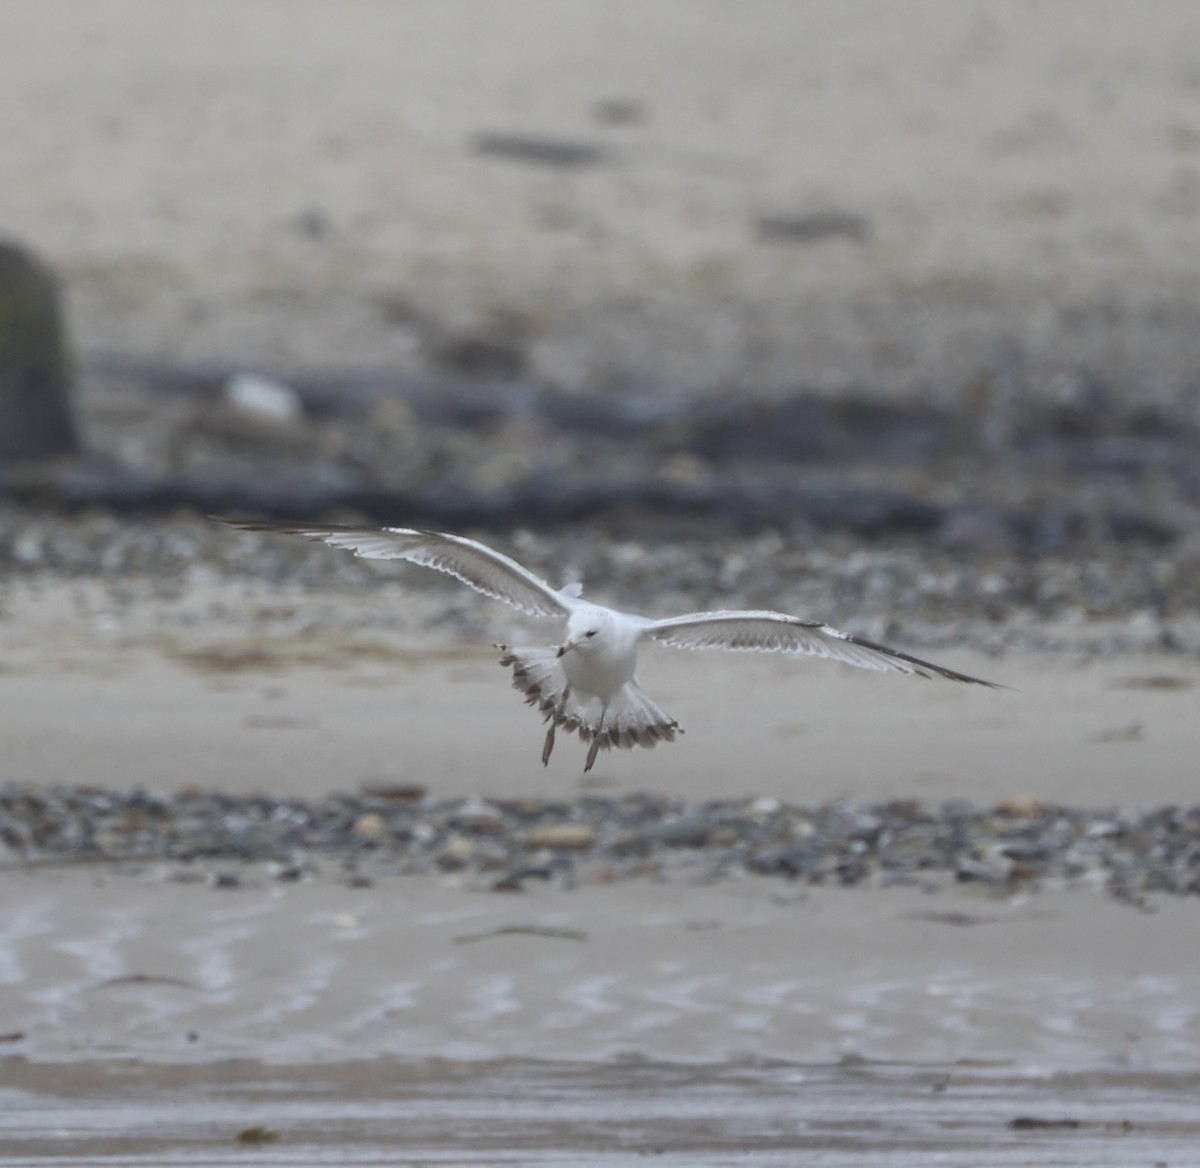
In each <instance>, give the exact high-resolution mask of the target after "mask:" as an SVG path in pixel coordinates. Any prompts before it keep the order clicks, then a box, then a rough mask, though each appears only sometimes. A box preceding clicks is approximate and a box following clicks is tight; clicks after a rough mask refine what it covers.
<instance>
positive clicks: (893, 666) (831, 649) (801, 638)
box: [641, 612, 1004, 689]
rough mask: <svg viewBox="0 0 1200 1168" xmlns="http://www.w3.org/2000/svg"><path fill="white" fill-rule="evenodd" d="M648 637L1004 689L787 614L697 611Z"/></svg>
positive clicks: (650, 627)
mask: <svg viewBox="0 0 1200 1168" xmlns="http://www.w3.org/2000/svg"><path fill="white" fill-rule="evenodd" d="M641 635H642V636H643V637H653V638H654V640H656V641H661V642H662V643H663V644H664V645H670V646H672V647H673V648H676V649H735V650H751V651H757V652H764V653H804V654H807V655H808V656H811V657H828V658H830V659H831V660H833V661H844V662H845V663H846V664H847V665H857V666H859V667H860V668H862V669H881V670H890V671H893V672H896V673H910V674H913V675H915V676H916V677H929V676H931V675H934V674H936V675H937V676H938V677H946V678H949V679H950V680H951V681H965V682H969V683H970V684H972V685H986V686H987V687H988V688H989V689H1003V688H1004V687H1003V686H999V685H996V684H995V683H994V682H991V681H984V680H983V679H982V678H979V677H971V676H969V675H968V674H966V673H956V672H955V671H954V670H953V669H945V668H943V667H942V666H941V665H934V664H933V663H932V662H931V661H922V660H921V659H920V658H919V657H910V656H909V655H908V654H907V653H900V652H898V651H897V650H895V649H889V648H888V647H887V646H886V645H877V644H876V643H875V642H874V641H868V640H866V639H865V638H863V637H854V636H851V635H850V634H849V633H843V632H839V631H838V630H837V629H831V628H830V627H829V626H828V625H823V624H821V623H820V621H806V620H801V619H800V618H799V617H796V616H788V615H787V614H786V613H782V612H693V613H688V614H687V615H686V616H675V617H669V618H668V619H666V620H660V621H650V622H649V623H648V624H647V625H646V626H645V628H643V630H642V634H641Z"/></svg>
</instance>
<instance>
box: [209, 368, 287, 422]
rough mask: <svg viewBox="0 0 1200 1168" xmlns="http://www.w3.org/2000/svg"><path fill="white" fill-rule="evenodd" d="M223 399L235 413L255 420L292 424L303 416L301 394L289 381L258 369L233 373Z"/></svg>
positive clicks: (226, 384) (226, 385)
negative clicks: (263, 373) (275, 377)
mask: <svg viewBox="0 0 1200 1168" xmlns="http://www.w3.org/2000/svg"><path fill="white" fill-rule="evenodd" d="M225 401H226V403H227V404H228V405H229V406H230V408H231V409H233V411H234V412H235V413H237V414H240V415H242V416H243V417H245V418H247V419H248V420H251V421H253V422H257V423H265V424H267V425H272V426H295V425H297V424H298V423H300V422H302V421H303V420H304V406H303V404H302V403H301V401H300V395H299V394H298V393H297V392H296V391H295V390H294V389H292V388H291V386H289V385H284V384H283V382H282V381H276V380H275V379H274V378H273V377H263V376H262V375H261V374H259V373H235V374H234V375H233V376H232V377H230V379H229V380H228V381H227V382H226V383H225Z"/></svg>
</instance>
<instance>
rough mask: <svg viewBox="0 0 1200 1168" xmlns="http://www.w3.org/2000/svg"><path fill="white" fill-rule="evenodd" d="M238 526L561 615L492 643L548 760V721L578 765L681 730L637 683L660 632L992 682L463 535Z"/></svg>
mask: <svg viewBox="0 0 1200 1168" xmlns="http://www.w3.org/2000/svg"><path fill="white" fill-rule="evenodd" d="M221 522H223V523H227V524H229V525H230V526H232V527H237V528H240V529H241V530H243V531H259V532H270V533H278V534H283V535H302V536H304V537H305V538H306V539H312V540H319V541H321V542H323V543H327V544H329V545H330V546H331V547H337V548H345V549H347V550H349V551H352V552H354V554H355V555H358V556H362V557H363V558H364V559H368V560H408V561H409V562H410V563H413V564H421V565H423V566H424V567H426V568H433V569H435V570H436V571H439V572H445V573H447V574H448V575H450V576H453V577H454V578H455V579H457V580H461V581H462V582H463V583H464V584H468V585H470V587H472V588H474V589H475V590H476V591H477V592H482V593H483V595H484V596H490V597H492V598H493V599H495V600H503V601H504V602H505V603H506V604H511V605H512V606H513V608H516V609H519V610H520V611H521V612H524V613H528V614H529V615H530V616H539V617H556V618H558V619H559V620H561V621H564V622H565V630H564V636H563V639H562V641H561V642H560V643H559V644H557V645H552V646H549V647H545V648H509V647H508V646H507V645H497V646H496V647H497V648H498V649H500V650H501V651H502V653H503V654H504V655H503V656H502V657H501V658H500V664H501V665H503V666H504V667H505V668H511V669H512V676H513V685H514V687H515V688H517V689H519V690H520V691H521V692H522V693H523V694H525V700H526V702H527V703H528V704H529V705H531V706H536V707H537V709H538V711H539V712H540V713H541V714H542V716H543V718H542V720H543V721H544V722H547V723H549V726H550V728H549V730H548V731H547V733H546V743H545V746H544V747H543V748H542V763H543V764H545V763H548V762H549V761H550V752H551V751H552V750H553V749H554V735H555V731H556V730H563V731H565V732H566V733H575V734H578V735H579V737H580V739H582V740H583V741H584V742H587V743H589V744H590V745H589V747H588V753H587V762H586V764H585V766H584V768H583V769H584V770H585V771H590V770H591V769H592V766H593V765H594V764H595V762H596V755H597V753H598V752H599V751H601V750H609V749H611V748H612V747H614V746H616V747H620V748H622V749H629V748H630V747H633V746H645V747H653V746H655V745H657V744H658V743H659V742H673V741H674V739H675V735H676V734H677V733H678V734H682V733H683V730H682V729H681V728H680V726H679V723H678V722H677V721H676V720H675V719H674V718H672V717H671V715H670V714H668V713H667V712H666V711H665V710H663V709H662V707H661V706H659V705H658V704H657V703H656V702H655V701H654V699H653V698H651V697H650V695H649V694H647V693H646V691H645V690H644V689H642V687H641V686H640V685H639V684H638V680H637V674H636V669H637V654H638V647H639V645H641V644H642V643H643V642H645V641H658V642H659V643H660V644H663V645H669V646H671V647H672V648H676V649H734V650H757V651H759V652H773V653H801V654H805V655H807V656H811V657H828V658H830V659H831V660H834V661H843V662H845V663H846V664H847V665H857V666H859V667H860V668H863V669H879V670H885V671H890V672H893V673H907V674H910V675H912V676H914V677H925V678H928V677H931V676H937V677H944V678H948V679H949V680H950V681H961V682H966V683H967V684H969V685H984V686H987V687H988V688H989V689H1000V688H1003V687H1001V686H997V685H995V684H994V683H993V682H990V681H984V680H982V679H981V678H978V677H971V676H969V675H968V674H965V673H956V672H955V671H954V670H953V669H946V668H945V667H944V666H941V665H934V664H933V663H932V662H930V661H922V660H921V659H920V658H918V657H910V656H909V655H908V654H907V653H900V652H898V651H897V650H895V649H889V648H888V647H887V646H886V645H878V644H876V643H875V642H874V641H868V640H866V639H864V638H863V637H855V636H851V635H850V634H849V633H843V632H839V631H838V630H837V629H834V628H830V627H829V625H826V624H822V623H821V622H820V621H810V620H802V619H801V618H800V617H797V616H788V615H787V614H786V613H782V612H765V611H764V612H757V611H747V612H738V611H716V612H692V613H688V614H686V615H685V616H672V617H667V618H666V619H665V620H651V619H650V618H649V617H644V616H638V615H636V614H635V613H629V612H618V611H617V610H616V609H612V608H605V607H604V606H603V605H599V604H592V603H590V602H589V601H586V600H584V599H583V585H582V584H567V585H566V586H565V587H563V588H558V589H555V588H552V587H551V586H550V585H549V584H547V583H546V582H545V581H544V580H542V579H541V578H540V577H538V576H535V575H534V574H533V573H532V572H530V571H529V570H528V569H527V568H523V567H522V566H521V565H520V564H518V563H517V562H516V560H513V559H510V558H509V557H508V556H506V555H503V554H502V553H500V552H498V551H496V550H495V549H493V548H490V547H488V546H487V545H486V544H482V543H478V542H477V541H476V540H473V539H467V538H466V537H465V536H461V535H449V534H447V533H445V532H439V531H418V530H415V529H413V528H408V527H384V528H370V527H352V526H335V525H333V524H330V525H328V526H326V525H322V524H310V525H302V524H294V523H277V522H272V521H269V520H242V519H222V520H221Z"/></svg>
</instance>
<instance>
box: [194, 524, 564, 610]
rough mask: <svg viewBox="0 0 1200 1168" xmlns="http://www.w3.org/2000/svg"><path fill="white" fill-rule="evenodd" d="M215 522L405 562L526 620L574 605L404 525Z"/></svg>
mask: <svg viewBox="0 0 1200 1168" xmlns="http://www.w3.org/2000/svg"><path fill="white" fill-rule="evenodd" d="M214 518H217V519H218V520H219V522H221V523H227V524H229V526H230V527H237V528H240V529H241V530H242V531H262V532H268V533H278V534H280V535H302V536H304V538H305V539H312V540H319V541H320V542H322V543H327V544H329V545H330V546H331V547H337V548H346V549H347V550H348V551H352V552H353V553H354V554H355V555H356V556H362V557H363V558H364V559H367V560H408V562H409V563H412V564H420V565H422V566H423V567H426V568H433V569H434V570H435V571H438V572H445V573H446V574H447V575H449V576H453V577H454V578H455V579H456V580H461V581H462V582H463V583H464V584H467V585H469V586H470V587H472V588H474V589H475V591H476V592H482V593H483V594H484V596H490V597H492V598H493V599H495V600H503V601H504V602H505V604H511V605H512V606H513V608H518V609H520V610H521V611H522V612H527V613H529V615H530V616H566V615H567V613H569V612H570V611H571V609H572V608H573V607H574V604H573V595H572V593H571V592H570V591H564V592H556V591H555V590H554V589H553V588H551V587H550V585H549V584H547V583H546V581H545V580H542V579H541V578H540V577H538V576H535V575H534V574H533V573H532V572H531V571H529V569H528V568H523V567H521V565H520V564H518V563H517V561H516V560H512V559H509V557H508V556H506V555H502V554H501V553H500V552H498V551H495V550H494V549H492V548H490V547H488V546H487V545H486V544H482V543H478V542H476V541H475V540H473V539H467V538H465V537H464V536H461V535H447V534H446V533H445V532H441V531H417V530H415V529H413V528H409V527H382V528H379V527H352V526H344V525H335V524H329V525H322V524H316V523H313V524H297V523H277V522H274V521H272V520H259V519H225V518H222V517H220V516H215V517H214Z"/></svg>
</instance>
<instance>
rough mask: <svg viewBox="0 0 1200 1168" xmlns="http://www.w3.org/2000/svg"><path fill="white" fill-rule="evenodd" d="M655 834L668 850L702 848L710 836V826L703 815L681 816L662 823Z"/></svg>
mask: <svg viewBox="0 0 1200 1168" xmlns="http://www.w3.org/2000/svg"><path fill="white" fill-rule="evenodd" d="M655 834H656V835H657V836H658V839H659V842H660V843H663V844H666V846H667V847H669V848H702V847H705V846H706V845H707V844H708V841H709V839H710V838H711V836H712V824H711V823H709V821H708V820H707V819H705V818H704V816H703V815H681V816H679V818H678V819H672V820H669V821H668V822H667V823H664V824H663V825H662V826H661V827H660V828H659V829H658V831H657V832H656V833H655Z"/></svg>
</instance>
